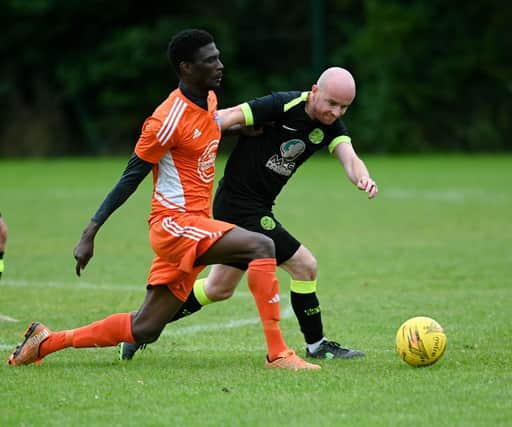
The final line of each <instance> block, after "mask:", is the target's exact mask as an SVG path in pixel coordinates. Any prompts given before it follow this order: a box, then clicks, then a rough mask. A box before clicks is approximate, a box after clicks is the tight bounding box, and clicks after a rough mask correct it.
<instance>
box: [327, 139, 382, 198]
mask: <svg viewBox="0 0 512 427" xmlns="http://www.w3.org/2000/svg"><path fill="white" fill-rule="evenodd" d="M333 154H334V155H335V156H336V157H337V158H338V160H339V161H340V162H341V164H342V165H343V168H344V169H345V173H346V174H347V176H348V178H349V179H350V181H352V183H353V184H354V185H355V186H356V187H357V188H359V189H360V190H362V191H364V192H366V193H367V194H368V198H369V199H373V198H374V197H376V196H377V193H378V192H379V189H378V187H377V183H376V182H375V181H374V180H373V179H372V178H371V177H370V172H368V168H367V167H366V165H365V164H364V162H363V161H362V160H361V159H360V158H359V156H358V155H357V154H356V152H355V151H354V148H353V147H352V144H350V143H345V142H344V143H341V144H339V145H338V146H336V148H335V149H334V151H333Z"/></svg>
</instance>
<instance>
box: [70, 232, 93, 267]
mask: <svg viewBox="0 0 512 427" xmlns="http://www.w3.org/2000/svg"><path fill="white" fill-rule="evenodd" d="M93 255H94V241H93V240H89V239H84V238H83V237H82V238H81V239H80V241H79V242H78V245H76V246H75V249H73V256H74V257H75V260H76V267H75V271H76V274H77V276H80V270H83V269H84V268H85V266H86V265H87V263H88V262H89V260H90V259H91V258H92V256H93Z"/></svg>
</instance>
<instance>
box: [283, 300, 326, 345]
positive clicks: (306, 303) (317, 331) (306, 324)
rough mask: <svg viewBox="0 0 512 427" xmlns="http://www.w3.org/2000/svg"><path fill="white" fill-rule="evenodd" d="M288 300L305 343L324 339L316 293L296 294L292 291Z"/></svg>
mask: <svg viewBox="0 0 512 427" xmlns="http://www.w3.org/2000/svg"><path fill="white" fill-rule="evenodd" d="M290 300H291V303H292V308H293V311H294V312H295V316H297V320H298V321H299V325H300V330H301V331H302V333H303V334H304V339H305V340H306V342H307V343H308V344H313V343H315V342H317V341H320V340H321V339H322V338H323V337H324V328H323V325H322V315H321V312H320V303H319V302H318V298H317V297H316V293H315V292H313V293H310V294H298V293H296V292H293V291H292V292H290Z"/></svg>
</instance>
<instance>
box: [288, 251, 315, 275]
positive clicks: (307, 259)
mask: <svg viewBox="0 0 512 427" xmlns="http://www.w3.org/2000/svg"><path fill="white" fill-rule="evenodd" d="M284 268H285V269H286V270H287V271H288V273H290V275H291V276H292V277H293V278H294V279H295V280H305V281H312V280H316V277H317V273H318V263H317V261H316V258H315V257H314V256H313V255H312V254H311V253H309V254H308V255H307V256H301V257H300V258H293V260H292V261H288V262H286V263H285V264H284Z"/></svg>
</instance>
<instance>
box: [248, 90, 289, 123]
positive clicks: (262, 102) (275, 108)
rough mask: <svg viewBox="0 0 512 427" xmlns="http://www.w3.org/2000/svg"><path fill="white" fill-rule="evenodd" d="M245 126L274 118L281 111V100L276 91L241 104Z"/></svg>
mask: <svg viewBox="0 0 512 427" xmlns="http://www.w3.org/2000/svg"><path fill="white" fill-rule="evenodd" d="M242 111H243V113H244V116H245V124H246V126H259V125H261V124H263V123H266V122H271V121H274V120H276V118H277V116H278V115H279V114H281V113H282V112H283V102H282V100H281V98H280V96H279V94H278V93H272V94H270V95H266V96H262V97H260V98H255V99H253V100H251V101H248V102H246V103H244V104H242Z"/></svg>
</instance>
